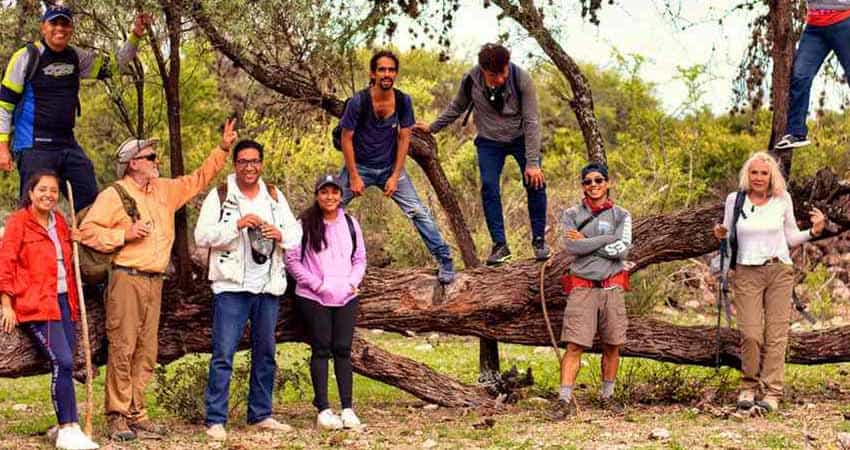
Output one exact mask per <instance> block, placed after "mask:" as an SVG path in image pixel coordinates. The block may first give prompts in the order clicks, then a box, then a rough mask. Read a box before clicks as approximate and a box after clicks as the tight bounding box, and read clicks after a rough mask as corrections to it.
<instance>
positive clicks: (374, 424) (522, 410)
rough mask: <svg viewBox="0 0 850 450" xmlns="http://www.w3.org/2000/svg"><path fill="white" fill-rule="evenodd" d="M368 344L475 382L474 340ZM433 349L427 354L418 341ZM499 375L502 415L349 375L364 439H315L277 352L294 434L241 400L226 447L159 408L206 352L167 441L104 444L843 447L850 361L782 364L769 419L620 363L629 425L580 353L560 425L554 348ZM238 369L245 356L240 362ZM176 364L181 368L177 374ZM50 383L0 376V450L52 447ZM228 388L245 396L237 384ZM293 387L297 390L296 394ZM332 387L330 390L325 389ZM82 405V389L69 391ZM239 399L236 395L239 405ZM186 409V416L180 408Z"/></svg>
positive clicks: (705, 387) (729, 392) (645, 365)
mask: <svg viewBox="0 0 850 450" xmlns="http://www.w3.org/2000/svg"><path fill="white" fill-rule="evenodd" d="M366 334H367V336H368V338H369V339H370V340H371V341H374V342H376V343H378V344H379V345H381V346H382V347H384V348H387V349H389V350H391V351H393V352H397V353H399V354H402V355H406V356H409V357H412V358H415V359H417V360H420V361H424V362H426V363H427V364H429V365H431V366H432V367H434V368H435V369H437V370H439V371H441V372H445V373H450V374H452V375H454V376H456V377H458V378H460V379H461V380H463V381H466V382H474V381H475V379H476V376H477V374H476V364H477V341H476V340H473V339H465V338H454V337H451V338H449V337H444V336H439V337H436V336H428V337H426V336H419V337H413V338H407V337H401V336H398V335H395V334H389V333H382V334H375V333H369V332H366ZM426 343H429V345H430V348H429V347H428V346H426V345H425V344H426ZM501 348H502V361H503V365H504V366H505V368H507V367H510V366H511V365H516V366H517V367H518V368H520V369H525V368H526V367H531V369H532V372H533V374H534V379H535V384H534V386H533V387H530V388H528V389H527V390H526V391H525V392H524V396H525V398H524V399H523V400H521V401H520V402H519V403H518V404H516V405H514V406H511V407H509V408H508V409H507V410H506V411H504V412H500V413H499V414H495V415H490V416H487V417H484V416H483V414H485V412H481V411H472V410H448V409H444V408H433V407H431V406H426V405H425V404H424V403H423V402H421V401H419V400H417V399H416V398H414V397H412V396H410V395H408V394H406V393H404V392H401V391H398V390H397V389H394V388H391V387H389V386H386V385H383V384H381V383H378V382H374V381H371V380H369V379H366V378H362V377H359V376H356V378H355V403H356V405H355V406H356V408H357V411H358V414H359V415H360V417H361V419H362V420H363V421H364V422H365V423H367V424H368V427H367V428H366V430H365V431H361V432H319V431H317V430H316V429H315V427H314V426H313V421H314V418H315V416H314V414H315V413H314V410H313V407H312V406H311V405H310V397H311V395H312V391H311V389H310V387H309V381H308V377H307V376H306V372H305V360H306V358H307V354H308V352H307V350H306V348H305V347H304V346H301V345H297V344H284V345H281V346H280V349H279V364H280V366H281V368H282V370H283V372H284V374H286V375H287V376H289V377H291V378H292V379H295V380H296V381H291V382H289V383H287V385H286V387H285V389H283V390H282V392H281V393H280V394H279V395H278V399H277V401H276V406H275V410H276V414H277V416H278V417H279V418H281V419H283V420H285V421H287V422H288V423H290V424H291V425H293V426H294V427H295V429H296V431H295V432H293V433H292V434H289V435H283V436H280V435H274V434H269V433H256V432H254V431H253V430H250V429H249V428H248V427H246V426H245V425H244V414H245V405H244V401H243V402H239V403H235V402H234V405H232V406H235V407H234V408H233V411H232V413H231V425H230V427H231V435H230V439H229V440H228V442H227V443H226V444H220V443H214V442H208V441H207V439H206V437H205V435H204V434H203V428H202V427H201V426H199V425H197V424H194V423H191V422H188V421H186V420H184V419H181V418H179V417H177V416H175V414H174V413H173V412H169V408H166V407H165V405H166V404H168V405H177V404H180V405H183V404H184V403H181V401H180V399H179V398H178V397H180V393H181V392H182V393H184V394H186V395H184V396H183V397H186V398H190V399H194V398H197V397H198V395H199V394H198V392H200V389H202V387H203V383H204V381H205V380H204V376H205V369H204V367H205V362H206V360H205V359H204V357H203V356H201V357H198V358H195V359H188V360H187V359H184V360H182V362H179V363H178V364H176V365H175V364H172V365H171V366H169V367H168V368H167V371H166V373H167V374H170V375H173V374H174V373H176V372H177V371H178V370H183V371H185V372H187V373H189V374H190V375H184V377H186V378H188V379H187V380H184V381H188V383H187V384H186V387H185V388H184V387H181V388H179V389H174V390H172V391H176V392H177V394H171V395H174V396H175V397H169V398H168V399H165V398H163V399H158V398H157V395H156V386H155V385H153V386H151V389H150V390H149V395H148V401H149V405H150V410H151V415H152V416H153V417H154V419H155V420H157V421H159V422H161V423H164V424H167V426H169V427H170V428H171V430H172V433H171V434H170V436H169V437H168V439H167V440H165V441H139V442H135V443H131V444H122V445H105V447H106V448H133V449H136V448H138V449H142V448H150V449H160V448H167V449H184V448H231V449H268V448H293V449H302V448H303V449H313V448H338V447H343V448H376V449H397V448H410V449H422V448H425V449H427V448H440V449H442V448H447V449H473V448H493V449H498V448H504V449H508V448H510V449H514V448H520V449H522V448H527V449H538V448H540V449H542V448H552V449H554V448H610V449H614V448H647V449H649V448H663V449H667V448H697V447H699V448H745V449H763V448H801V449H802V448H840V447H838V444H837V443H836V434H837V433H838V432H850V421H847V420H845V419H844V412H845V411H846V410H845V405H846V404H847V400H848V399H850V394H848V393H850V365H847V364H840V365H829V366H818V367H801V366H790V367H788V369H787V371H786V381H787V384H788V386H789V392H788V395H787V396H786V400H787V401H786V402H785V404H784V405H783V409H782V410H781V412H779V413H777V414H772V415H769V416H768V417H765V418H747V419H742V418H738V417H735V416H734V415H732V414H730V413H731V412H732V409H731V407H730V406H729V405H731V403H732V401H733V398H734V390H735V389H736V387H737V384H738V376H737V373H736V372H735V371H731V370H723V371H720V372H715V371H714V370H713V369H704V368H694V367H686V366H675V365H670V364H662V363H657V362H653V361H647V360H639V359H625V360H624V363H623V365H622V366H621V373H620V382H619V384H618V388H617V395H618V396H620V398H622V399H625V400H628V401H629V403H630V408H629V409H628V412H627V414H626V416H625V417H613V416H611V415H609V414H607V413H605V412H603V411H601V410H599V409H598V408H597V407H596V406H595V405H594V402H593V397H594V395H595V393H596V391H597V390H598V385H599V380H598V369H597V368H598V364H599V359H598V357H596V356H593V355H589V356H586V357H585V363H586V367H585V368H584V369H583V370H582V372H581V374H580V377H579V389H578V396H579V397H578V398H579V403H580V405H581V406H582V409H581V412H580V414H579V417H577V418H576V419H574V420H572V421H570V422H566V423H552V422H549V421H547V420H546V419H545V418H544V417H545V411H546V410H547V409H548V404H547V402H545V401H543V400H542V399H541V397H544V398H551V396H552V395H554V392H555V390H556V387H557V365H556V363H555V361H554V358H553V355H552V353H551V349H547V348H534V347H522V346H513V345H504V346H502V347H501ZM240 359H241V360H242V362H243V363H244V362H245V361H244V360H245V355H240ZM181 364H182V369H181V368H180V367H181ZM47 386H48V378H47V377H46V376H38V377H31V378H25V379H17V380H8V379H4V380H0V449H16V450H19V449H29V448H49V447H50V445H49V443H48V442H47V439H46V437H45V436H44V435H43V432H44V431H45V430H46V429H47V428H48V427H49V426H51V425H52V424H53V423H54V422H55V416H54V415H53V410H52V406H51V403H50V398H49V392H48V388H47ZM234 388H235V389H242V386H241V385H240V384H239V383H237V384H236V385H235V386H234ZM299 388H300V389H299ZM334 390H335V389H331V392H332V393H333V391H334ZM77 392H78V394H80V396H79V397H78V400H79V402H80V404H81V405H82V402H83V397H82V395H83V394H84V389H82V387H80V388H79V389H78V390H77ZM102 396H103V377H102V372H101V377H99V378H98V379H97V381H96V383H95V405H96V408H95V411H96V415H95V429H96V435H97V436H96V437H97V439H98V440H99V441H101V442H102V443H105V444H108V441H107V440H106V439H105V438H104V437H103V433H104V432H105V423H104V421H103V416H102V414H101V408H102ZM244 397H245V394H244V391H240V392H235V398H237V399H243V400H244ZM180 408H183V409H184V413H185V409H186V408H191V407H187V406H183V407H178V409H180ZM656 428H664V429H666V430H667V431H669V432H670V437H669V438H667V439H662V440H655V439H652V438H651V437H650V433H651V432H652V430H654V429H656Z"/></svg>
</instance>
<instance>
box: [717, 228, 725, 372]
mask: <svg viewBox="0 0 850 450" xmlns="http://www.w3.org/2000/svg"><path fill="white" fill-rule="evenodd" d="M726 258H727V254H726V239H721V240H720V278H719V281H720V285H719V286H718V288H717V333H716V337H715V345H716V348H715V353H714V368H715V369H719V368H720V345H721V342H720V318H721V316H722V314H723V305H724V304H725V303H726V302H724V299H723V297H724V295H725V294H726V270H725V267H726ZM727 320H728V319H727Z"/></svg>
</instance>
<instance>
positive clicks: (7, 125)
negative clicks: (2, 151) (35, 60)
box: [0, 47, 29, 142]
mask: <svg viewBox="0 0 850 450" xmlns="http://www.w3.org/2000/svg"><path fill="white" fill-rule="evenodd" d="M28 62H29V54H28V53H27V49H26V47H24V48H21V49H18V51H16V52H15V53H13V54H12V58H11V59H10V60H9V65H8V66H6V70H5V72H4V73H3V81H2V82H0V142H9V133H11V132H12V115H13V114H14V111H15V107H16V106H17V105H18V103H19V102H20V101H21V99H22V98H23V95H24V83H25V82H26V70H27V63H28Z"/></svg>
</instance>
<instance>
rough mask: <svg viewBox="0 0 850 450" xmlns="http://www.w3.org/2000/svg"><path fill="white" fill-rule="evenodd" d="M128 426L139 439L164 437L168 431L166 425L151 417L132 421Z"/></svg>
mask: <svg viewBox="0 0 850 450" xmlns="http://www.w3.org/2000/svg"><path fill="white" fill-rule="evenodd" d="M128 426H129V427H130V430H132V431H133V433H136V437H137V438H139V439H162V438H164V437H165V435H166V434H167V433H168V430H166V429H165V427H164V426H162V425H157V424H155V423H153V422H151V421H150V420H149V419H142V420H138V421H135V422H130V423H129V424H128Z"/></svg>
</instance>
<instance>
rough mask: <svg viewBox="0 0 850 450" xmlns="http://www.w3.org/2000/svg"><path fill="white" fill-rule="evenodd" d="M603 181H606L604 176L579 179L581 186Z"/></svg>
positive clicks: (602, 182)
mask: <svg viewBox="0 0 850 450" xmlns="http://www.w3.org/2000/svg"><path fill="white" fill-rule="evenodd" d="M605 181H607V180H606V179H605V178H602V177H598V178H585V179H583V180H581V184H582V185H583V186H590V185H591V184H604V183H605Z"/></svg>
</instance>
